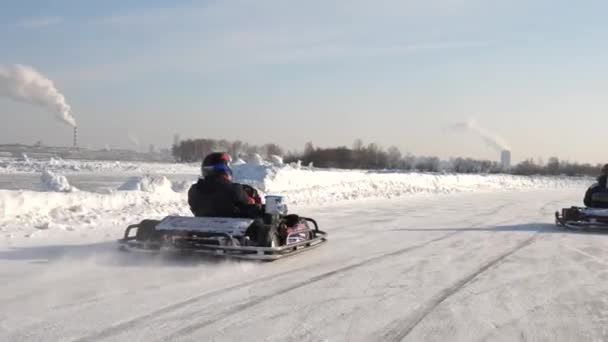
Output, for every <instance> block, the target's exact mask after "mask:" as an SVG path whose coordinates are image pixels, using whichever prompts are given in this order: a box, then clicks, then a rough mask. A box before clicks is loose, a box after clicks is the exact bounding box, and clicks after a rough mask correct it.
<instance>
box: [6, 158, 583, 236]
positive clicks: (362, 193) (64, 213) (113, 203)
mask: <svg viewBox="0 0 608 342" xmlns="http://www.w3.org/2000/svg"><path fill="white" fill-rule="evenodd" d="M234 175H235V180H236V181H237V182H241V183H247V184H251V185H253V186H255V187H257V188H259V189H260V190H261V191H262V192H263V193H280V194H283V195H285V196H286V198H287V201H288V203H289V204H290V206H292V205H303V204H313V205H321V204H324V203H335V202H338V201H345V200H357V199H368V198H391V197H396V196H412V195H416V194H445V193H454V192H474V191H505V190H527V189H554V188H580V189H581V192H582V191H583V190H584V189H585V187H586V186H588V184H589V183H590V182H591V179H584V178H555V177H520V176H510V175H457V174H428V173H391V172H366V171H356V170H348V171H339V170H318V169H303V168H301V167H299V166H298V165H284V166H274V165H273V164H271V163H266V162H260V163H253V164H252V163H248V164H241V165H235V166H234ZM43 178H44V179H45V180H44V181H43V182H44V183H45V184H46V185H47V189H51V190H52V191H53V192H36V191H23V190H21V191H12V190H0V230H2V231H10V232H14V231H15V230H17V231H20V230H26V231H27V230H28V229H29V230H30V231H31V230H36V229H38V230H40V229H44V230H53V229H63V230H73V229H75V230H82V229H85V228H86V227H88V228H91V229H93V228H96V227H98V226H100V225H102V226H105V227H108V226H112V227H113V226H119V227H121V229H122V227H124V226H125V225H127V224H130V223H133V222H138V221H139V220H141V219H143V218H161V217H163V216H166V215H169V214H180V215H190V214H191V213H190V210H189V208H188V204H187V190H188V188H189V186H190V184H191V183H192V182H195V181H196V176H194V175H193V179H192V182H181V183H177V184H173V183H172V182H171V181H170V180H169V179H167V178H166V177H163V176H155V175H146V176H139V177H133V178H129V179H127V180H126V182H125V183H124V184H123V185H122V186H120V187H119V188H118V189H117V190H115V191H112V192H110V193H107V194H101V193H92V192H86V191H72V190H73V187H71V186H70V185H69V183H68V182H67V180H66V179H65V177H62V176H57V175H55V174H53V173H52V172H48V171H47V172H45V173H44V174H43ZM70 189H72V190H70ZM70 191H71V192H70ZM74 227H76V228H74Z"/></svg>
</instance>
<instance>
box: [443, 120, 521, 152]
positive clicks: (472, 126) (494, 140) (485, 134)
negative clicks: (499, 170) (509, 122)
mask: <svg viewBox="0 0 608 342" xmlns="http://www.w3.org/2000/svg"><path fill="white" fill-rule="evenodd" d="M450 128H451V129H454V130H463V131H468V132H472V133H474V134H476V135H477V136H479V137H480V138H481V139H482V140H483V141H484V142H485V143H486V144H487V145H488V146H490V147H492V148H493V149H495V150H497V151H499V152H500V151H503V150H511V148H510V147H509V144H508V143H507V142H506V141H505V140H504V139H502V138H501V137H499V136H497V135H496V134H494V133H492V132H490V131H488V130H486V129H484V128H483V127H481V126H479V124H477V122H476V121H475V120H473V119H469V120H468V121H466V122H461V123H456V124H453V125H451V126H450Z"/></svg>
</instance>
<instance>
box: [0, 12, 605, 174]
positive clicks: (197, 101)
mask: <svg viewBox="0 0 608 342" xmlns="http://www.w3.org/2000/svg"><path fill="white" fill-rule="evenodd" d="M0 1H1V2H2V6H1V8H2V10H1V11H0V44H1V45H0V46H1V48H0V65H4V66H7V65H8V66H10V65H13V64H25V65H30V66H32V67H34V68H35V69H37V70H38V71H39V72H40V73H42V74H43V75H45V76H46V77H48V78H49V79H51V80H52V81H53V82H54V84H55V86H56V88H57V89H58V90H59V91H60V92H61V93H62V94H63V95H64V96H65V98H66V101H67V103H68V104H69V105H70V106H71V107H72V114H73V116H74V117H75V119H76V121H77V124H78V130H79V140H80V145H81V146H85V147H86V146H88V147H92V148H100V147H104V146H106V145H107V146H110V147H116V148H133V147H134V146H133V141H139V142H140V144H141V145H143V146H146V147H147V146H148V145H149V144H154V145H155V146H156V147H157V148H159V147H164V146H169V145H170V144H171V143H172V141H173V136H174V135H175V134H179V135H180V137H181V138H183V139H184V138H216V139H217V138H226V139H230V140H236V139H239V140H243V141H247V142H250V143H256V144H262V143H267V142H275V143H278V144H280V145H282V146H284V147H285V148H286V149H288V150H301V149H303V147H304V144H305V143H306V142H308V141H312V142H313V144H314V145H315V146H319V147H326V146H337V145H345V146H351V145H352V143H353V141H354V140H355V139H362V140H363V141H364V142H365V143H370V142H375V143H377V144H379V145H381V146H383V147H389V146H392V145H394V146H397V147H399V148H400V149H401V151H402V152H404V153H406V152H407V153H412V154H415V155H434V156H440V157H442V158H447V157H450V156H463V157H473V158H484V159H498V158H499V154H498V152H497V151H496V150H495V149H494V148H492V147H491V146H489V145H488V144H486V143H484V139H481V138H480V137H479V136H478V135H476V134H473V132H470V131H469V132H467V131H462V130H454V129H450V128H449V127H453V126H454V125H455V124H458V123H462V122H466V121H467V120H471V119H474V120H475V121H476V122H477V125H479V126H481V127H483V129H484V131H486V132H491V133H492V134H495V135H497V136H499V137H500V138H501V139H502V140H503V141H505V142H507V143H508V145H509V146H510V148H511V149H512V154H513V159H514V160H515V161H518V160H523V159H527V158H534V159H539V158H540V159H544V160H545V161H546V160H547V159H548V158H549V157H551V156H557V157H559V158H560V159H563V160H571V161H581V162H582V161H584V162H593V163H600V162H606V160H605V157H604V155H603V151H604V150H605V149H606V147H607V144H606V140H605V136H606V133H605V132H606V127H608V115H606V113H607V112H608V102H607V101H606V98H607V97H606V96H605V95H604V92H605V89H607V86H608V77H607V76H608V59H607V57H608V21H606V20H605V13H607V12H608V2H606V1H586V0H581V1H578V2H572V1H565V0H508V1H502V0H424V1H422V0H420V1H413V0H375V1H371V0H370V1H362V0H336V1H330V0H307V1H289V0H223V1H219V0H208V1H160V0H136V1H129V0H121V1H119V0H106V1H82V0H48V1H42V0H41V1H29V0H20V1H8V0H0ZM0 118H1V119H2V125H0V143H11V142H19V143H34V142H36V141H38V140H41V141H43V142H44V143H45V144H49V145H70V144H71V143H72V129H71V128H70V127H68V126H67V125H65V124H63V123H61V122H60V121H58V120H57V119H56V118H55V117H54V115H53V114H52V113H49V112H48V111H47V110H45V109H43V108H39V107H36V106H32V105H28V104H23V103H17V102H14V101H12V100H10V99H7V98H0Z"/></svg>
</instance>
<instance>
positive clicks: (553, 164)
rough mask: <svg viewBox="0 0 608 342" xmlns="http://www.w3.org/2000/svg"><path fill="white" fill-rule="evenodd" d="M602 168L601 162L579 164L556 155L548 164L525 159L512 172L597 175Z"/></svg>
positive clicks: (552, 174) (518, 173)
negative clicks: (560, 158) (561, 159)
mask: <svg viewBox="0 0 608 342" xmlns="http://www.w3.org/2000/svg"><path fill="white" fill-rule="evenodd" d="M601 168H602V165H601V164H597V165H592V164H589V163H586V164H578V163H571V162H567V161H560V160H559V159H558V158H556V157H551V158H549V161H548V162H547V163H546V164H543V163H542V162H536V163H535V162H534V160H532V159H529V160H524V161H523V162H521V163H519V164H517V165H515V167H514V168H513V169H512V170H511V173H513V174H516V175H551V176H558V175H564V176H597V175H598V174H599V172H600V170H601Z"/></svg>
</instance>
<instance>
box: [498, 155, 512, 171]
mask: <svg viewBox="0 0 608 342" xmlns="http://www.w3.org/2000/svg"><path fill="white" fill-rule="evenodd" d="M500 164H501V165H502V168H503V170H508V169H510V168H511V151H509V150H503V151H501V152H500Z"/></svg>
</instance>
